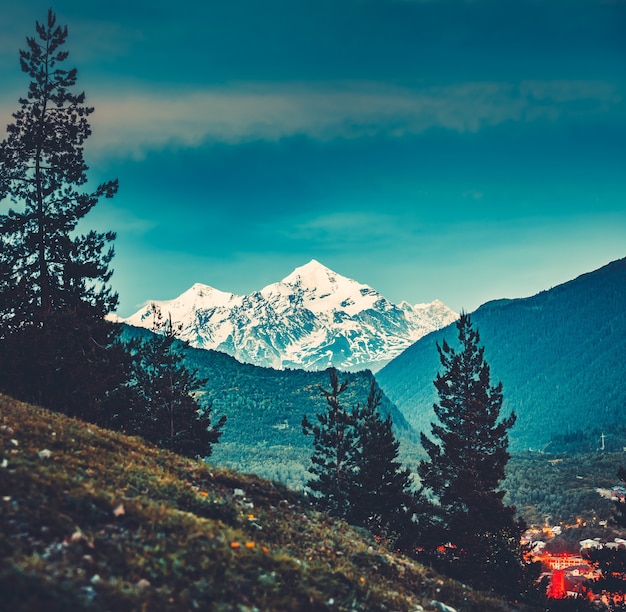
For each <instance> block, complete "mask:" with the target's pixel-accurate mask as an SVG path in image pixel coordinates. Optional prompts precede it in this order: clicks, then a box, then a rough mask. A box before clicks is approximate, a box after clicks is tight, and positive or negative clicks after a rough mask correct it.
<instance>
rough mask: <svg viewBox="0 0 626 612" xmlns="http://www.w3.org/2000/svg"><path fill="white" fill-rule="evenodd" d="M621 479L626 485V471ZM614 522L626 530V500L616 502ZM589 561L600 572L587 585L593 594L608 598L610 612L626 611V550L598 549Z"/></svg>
mask: <svg viewBox="0 0 626 612" xmlns="http://www.w3.org/2000/svg"><path fill="white" fill-rule="evenodd" d="M617 475H618V477H619V479H620V480H621V481H622V482H623V483H625V484H626V469H625V468H620V469H619V470H618V472H617ZM613 522H614V524H615V525H617V526H618V527H621V528H624V529H626V499H624V498H620V499H618V500H617V501H616V502H615V511H614V513H613ZM586 555H587V558H588V559H589V561H590V562H591V563H592V564H593V565H594V566H595V568H596V570H597V571H598V572H599V577H598V578H597V579H596V580H592V581H589V582H587V583H586V586H587V588H589V590H590V591H592V592H593V593H597V594H599V595H603V596H604V597H605V598H606V601H607V606H608V609H609V610H610V612H618V611H623V610H626V550H625V549H624V548H598V549H594V550H589V551H587V553H586Z"/></svg>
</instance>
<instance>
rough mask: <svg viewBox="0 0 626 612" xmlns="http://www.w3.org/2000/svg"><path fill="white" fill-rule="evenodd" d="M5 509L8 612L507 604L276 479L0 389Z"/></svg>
mask: <svg viewBox="0 0 626 612" xmlns="http://www.w3.org/2000/svg"><path fill="white" fill-rule="evenodd" d="M0 517H1V521H0V602H1V603H2V609H5V610H12V611H14V612H21V611H31V610H46V612H57V611H58V612H60V611H69V610H71V611H72V612H74V611H78V610H98V611H99V610H111V611H113V610H114V611H116V612H119V611H126V610H129V611H130V610H148V611H159V612H163V611H177V612H178V611H181V610H182V611H184V610H217V611H226V610H238V611H252V610H260V611H272V612H275V611H285V612H287V611H292V610H311V611H320V610H398V611H404V610H407V611H409V610H412V611H417V610H426V611H432V610H435V609H438V608H437V607H436V604H434V603H433V600H437V601H441V602H444V603H446V604H448V605H450V606H453V607H456V608H457V609H459V610H464V611H476V612H478V611H487V612H488V611H490V610H494V611H495V610H511V609H512V608H511V607H510V606H509V605H507V604H504V603H503V602H501V601H498V600H495V599H492V598H490V597H489V596H486V595H482V594H479V593H475V592H473V591H471V590H470V589H468V588H467V587H464V586H463V585H460V584H458V583H455V582H453V581H450V580H447V579H445V578H442V577H440V576H438V575H437V574H435V573H434V572H433V571H431V570H429V569H426V568H424V567H422V566H420V565H419V564H417V563H415V562H413V561H411V560H409V559H407V558H405V557H402V556H399V555H396V554H393V553H392V552H390V551H389V550H387V549H385V548H384V547H383V546H382V545H380V544H378V543H376V542H375V541H374V540H373V539H372V538H371V537H370V536H369V535H368V534H366V533H365V532H362V531H355V530H353V529H351V528H349V527H348V526H347V525H345V524H344V523H342V522H339V521H333V520H330V519H328V518H327V517H325V516H324V515H322V514H319V513H318V512H315V511H313V510H312V509H311V508H310V507H309V506H308V505H307V504H306V501H305V500H304V498H302V497H301V496H300V495H299V494H297V493H294V492H292V491H290V490H288V489H286V488H285V487H283V486H282V485H278V484H276V483H271V482H268V481H264V480H261V479H259V478H256V477H252V476H243V475H241V474H238V473H235V472H232V471H229V470H225V469H221V468H216V467H214V466H211V465H208V464H204V463H201V462H196V461H191V460H189V459H185V458H182V457H180V456H177V455H173V454H171V453H168V452H165V451H161V450H158V449H156V448H155V447H152V446H149V445H146V444H144V443H143V442H142V441H141V440H140V439H139V438H128V437H125V436H123V435H121V434H118V433H112V432H109V431H105V430H101V429H99V428H98V427H96V426H93V425H89V424H86V423H83V422H81V421H78V420H74V419H68V418H67V417H64V416H62V415H58V414H54V413H51V412H49V411H47V410H44V409H40V408H36V407H32V406H30V405H27V404H23V403H20V402H17V401H14V400H12V399H10V398H7V397H6V396H0ZM420 606H421V607H420ZM516 609H519V610H522V608H521V607H516Z"/></svg>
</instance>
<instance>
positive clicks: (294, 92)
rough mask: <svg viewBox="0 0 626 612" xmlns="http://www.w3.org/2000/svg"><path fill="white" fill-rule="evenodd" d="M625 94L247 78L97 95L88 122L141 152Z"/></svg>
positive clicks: (344, 133)
mask: <svg viewBox="0 0 626 612" xmlns="http://www.w3.org/2000/svg"><path fill="white" fill-rule="evenodd" d="M621 102H622V99H621V97H620V96H619V95H618V92H617V90H616V88H615V86H613V85H611V84H608V83H604V82H595V81H556V82H554V81H548V82H540V81H527V82H522V83H520V84H511V83H502V82H478V83H465V84H460V85H450V86H442V87H430V88H426V89H422V90H415V89H410V88H400V87H388V86H383V85H380V84H376V83H342V84H336V83H326V84H314V85H313V84H301V85H297V86H284V85H276V86H270V85H267V84H255V83H243V84H237V85H234V86H231V87H224V88H221V89H211V90H205V91H196V92H191V93H185V92H182V93H180V94H179V95H175V94H168V95H163V94H149V93H146V92H137V93H135V94H131V95H129V94H127V95H125V96H118V95H115V96H111V95H109V96H96V97H94V98H93V99H92V103H94V104H95V105H96V113H95V114H94V115H93V119H92V123H93V125H94V130H95V131H97V134H98V136H97V146H98V147H99V148H100V150H101V151H102V152H103V153H107V154H111V153H113V154H115V155H132V156H138V157H141V156H142V155H143V154H144V153H145V152H146V151H147V150H150V149H155V148H156V149H160V148H164V147H196V146H199V145H200V144H202V143H204V142H207V141H215V142H223V143H239V142H245V141H254V140H268V141H275V140H279V139H281V138H285V137H291V136H295V135H305V136H307V137H309V138H312V139H315V140H320V141H329V140H332V139H336V138H360V137H366V136H371V135H381V134H382V135H387V136H390V137H402V136H405V135H409V134H417V133H420V132H423V131H425V130H427V129H429V128H433V127H439V128H444V129H448V130H453V131H457V132H476V131H478V130H480V129H481V128H483V127H486V126H493V125H498V124H501V123H504V122H507V121H534V120H537V119H541V118H543V119H551V120H555V119H558V118H560V117H563V116H567V115H572V114H580V113H581V112H584V113H590V112H602V111H606V110H608V109H610V108H611V107H612V106H615V105H617V104H619V103H621Z"/></svg>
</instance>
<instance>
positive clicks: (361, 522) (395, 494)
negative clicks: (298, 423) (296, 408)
mask: <svg viewBox="0 0 626 612" xmlns="http://www.w3.org/2000/svg"><path fill="white" fill-rule="evenodd" d="M328 372H329V376H330V389H329V390H326V389H323V388H322V389H321V392H322V394H323V396H324V397H325V398H326V410H325V411H324V412H322V413H321V414H317V415H316V416H317V424H316V425H312V424H311V423H310V422H309V420H308V419H307V417H306V415H305V416H304V418H303V420H302V429H303V432H304V434H305V435H313V448H314V453H313V455H312V456H311V463H312V464H313V465H312V466H311V467H310V468H309V472H310V473H311V474H313V475H314V476H315V478H312V479H311V480H309V482H308V486H309V488H310V489H311V490H312V491H313V492H314V494H315V496H316V498H317V500H318V502H319V504H320V506H321V507H322V508H323V509H324V510H326V511H327V512H328V513H329V514H332V515H334V516H339V517H341V518H344V519H345V520H346V521H348V522H349V523H351V524H353V525H358V526H360V527H365V528H366V529H369V530H370V531H371V532H372V533H373V534H375V535H378V536H383V537H385V538H391V539H392V540H393V542H394V544H396V545H400V546H403V547H408V546H410V543H412V542H413V528H414V524H413V520H412V519H413V514H414V512H415V507H416V506H415V498H414V495H413V493H412V491H411V479H410V473H409V471H408V470H406V469H403V468H402V465H401V463H400V462H399V461H398V460H397V458H398V448H399V443H398V441H397V440H396V438H395V436H394V434H393V431H392V421H391V416H390V415H387V418H386V419H383V418H382V417H381V415H380V412H379V406H380V402H381V392H380V390H379V389H378V386H377V385H376V381H375V380H372V382H371V385H370V391H369V395H368V398H367V402H366V404H364V405H357V406H356V407H355V408H354V409H352V410H349V409H347V408H346V407H345V406H344V405H342V403H341V401H340V396H341V395H342V394H343V393H344V392H345V391H346V389H347V387H348V381H347V379H346V380H344V382H343V383H341V384H340V383H339V376H338V373H337V370H336V369H335V368H330V369H329V370H328Z"/></svg>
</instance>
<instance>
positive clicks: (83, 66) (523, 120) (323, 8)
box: [0, 0, 626, 316]
mask: <svg viewBox="0 0 626 612" xmlns="http://www.w3.org/2000/svg"><path fill="white" fill-rule="evenodd" d="M49 5H50V3H49V1H48V0H46V2H42V1H40V0H31V1H30V2H28V3H24V2H23V1H22V0H0V8H1V9H2V11H1V12H2V19H1V20H0V74H1V75H2V83H3V86H2V88H1V91H0V123H1V124H3V125H6V124H8V123H9V122H10V121H11V113H12V112H14V111H15V110H17V108H18V102H17V100H18V98H19V97H20V96H21V95H23V94H24V93H25V92H26V89H27V86H28V81H27V77H26V75H24V74H22V73H21V71H20V68H19V61H18V49H20V48H24V47H25V37H26V36H30V35H32V34H33V33H34V25H35V20H40V21H41V20H43V19H44V18H45V16H46V12H47V9H48V7H49ZM52 8H53V9H54V10H55V12H56V13H57V16H58V19H59V22H60V23H64V24H68V26H69V30H70V35H69V39H68V45H67V49H68V50H69V51H70V58H69V60H68V62H67V63H68V66H70V67H73V66H75V67H77V68H78V71H79V72H78V74H79V81H78V88H79V89H84V90H85V92H86V94H87V102H88V103H89V104H90V105H93V106H95V108H96V111H95V113H94V114H93V115H92V126H93V136H92V137H91V139H90V140H89V142H88V144H87V147H86V160H87V163H88V165H89V166H90V171H89V177H90V180H91V182H92V183H96V182H98V181H103V180H108V179H110V178H114V177H118V178H119V180H120V192H119V194H118V195H117V197H116V198H115V199H114V200H112V201H109V200H106V201H105V200H103V201H102V202H101V203H100V204H99V205H98V206H97V207H96V209H94V211H93V212H92V213H90V215H89V216H88V217H87V218H86V226H87V227H97V228H99V229H112V230H115V231H117V232H118V239H117V241H116V252H117V255H116V257H115V260H114V268H115V274H114V276H113V280H112V282H113V285H114V287H115V289H116V290H117V291H118V292H119V294H120V308H119V311H118V312H119V314H121V315H122V316H127V315H129V314H131V313H132V312H134V311H135V310H136V309H137V308H138V307H139V305H140V304H141V303H143V302H144V301H146V300H148V299H167V298H171V297H175V296H176V295H178V294H179V293H182V292H183V291H184V290H185V289H187V288H188V287H189V286H191V285H192V284H193V283H194V282H202V283H206V284H209V285H212V286H214V287H217V288H219V289H222V290H224V291H233V292H236V293H248V292H251V291H253V290H255V289H260V288H262V287H263V286H265V285H266V284H269V283H271V282H274V281H276V280H279V279H281V278H283V277H284V276H286V275H287V274H288V273H289V272H290V271H291V270H292V269H293V268H294V267H296V266H299V265H302V264H304V263H306V262H308V261H309V260H310V259H313V258H314V259H317V260H319V261H321V262H322V263H323V264H325V265H327V266H328V267H330V268H332V269H334V270H335V271H336V272H339V273H340V274H343V275H345V276H349V277H352V278H355V279H357V280H359V281H360V282H363V283H367V284H369V285H371V286H372V287H374V288H375V289H377V290H378V291H380V292H381V293H383V294H384V295H385V296H386V297H387V298H389V299H391V300H393V301H396V302H398V301H401V300H403V299H404V300H408V301H410V302H412V303H416V302H426V301H431V300H433V299H435V298H438V299H441V300H442V301H443V302H445V303H446V304H448V305H449V306H451V307H452V308H454V309H456V310H460V309H462V308H464V309H465V310H468V311H472V310H474V309H475V308H477V307H478V306H479V305H480V304H482V303H484V302H486V301H488V300H490V299H495V298H501V297H523V296H527V295H532V294H534V293H537V292H538V291H541V290H543V289H548V288H550V287H552V286H554V285H557V284H559V283H561V282H565V281H567V280H570V279H571V278H574V277H576V276H578V275H579V274H582V273H584V272H589V271H591V270H593V269H596V268H598V267H600V266H602V265H604V264H606V263H608V262H609V261H612V260H614V259H618V258H621V257H624V256H626V102H625V94H626V36H625V35H624V24H626V1H624V0H507V1H506V2H503V1H502V0H341V1H340V2H339V1H337V0H264V1H263V2H260V1H258V0H229V1H228V2H224V1H223V0H220V1H219V2H217V1H214V0H207V1H206V2H202V3H198V2H189V1H187V0H183V1H179V2H176V3H170V2H167V3H166V2H160V1H159V0H153V1H152V2H143V1H138V2H135V1H133V2H128V1H127V2H124V3H122V2H118V1H116V0H110V1H108V2H106V3H105V2H100V1H92V2H84V0H83V1H81V2H78V1H75V0H60V1H58V2H56V3H55V4H54V5H53V7H52Z"/></svg>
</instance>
